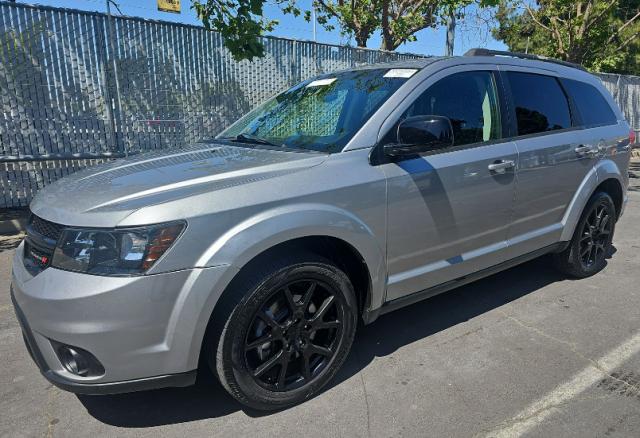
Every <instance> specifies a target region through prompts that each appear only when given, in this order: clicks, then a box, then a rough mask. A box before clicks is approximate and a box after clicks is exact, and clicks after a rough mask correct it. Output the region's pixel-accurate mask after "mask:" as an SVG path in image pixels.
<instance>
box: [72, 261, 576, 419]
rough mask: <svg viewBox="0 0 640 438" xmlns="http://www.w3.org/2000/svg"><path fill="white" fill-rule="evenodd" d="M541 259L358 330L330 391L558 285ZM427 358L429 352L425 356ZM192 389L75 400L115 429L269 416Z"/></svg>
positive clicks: (210, 383)
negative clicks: (406, 350)
mask: <svg viewBox="0 0 640 438" xmlns="http://www.w3.org/2000/svg"><path fill="white" fill-rule="evenodd" d="M562 279H564V277H562V276H561V275H560V274H558V273H557V272H556V271H555V270H554V269H553V268H552V267H551V266H550V264H549V263H548V260H546V258H544V257H543V258H540V259H537V260H533V261H531V262H528V263H526V264H523V265H520V266H517V267H515V268H511V269H509V270H507V271H504V272H502V273H499V274H495V275H493V276H491V277H488V278H485V279H482V280H479V281H477V282H475V283H471V284H468V285H466V286H463V287H461V288H458V289H455V290H452V291H450V292H447V293H444V294H441V295H438V296H436V297H433V298H430V299H428V300H426V301H422V302H420V303H416V304H414V305H412V306H409V307H406V308H403V309H400V310H397V311H395V312H392V313H389V314H387V315H383V316H381V317H380V318H379V319H378V320H377V321H376V322H374V323H373V324H371V325H368V326H365V327H360V330H359V331H358V334H357V336H356V340H355V342H354V347H353V350H352V352H351V354H350V355H349V358H348V359H347V362H346V363H345V364H344V366H343V367H342V369H341V370H340V372H339V373H338V375H337V376H336V378H335V379H334V381H333V382H332V383H331V384H330V385H331V386H330V387H333V386H335V385H339V384H341V383H342V382H343V381H345V380H347V379H349V378H350V377H352V376H354V375H355V374H357V373H358V372H360V371H361V370H362V369H364V368H366V367H367V366H368V365H369V364H370V363H371V362H372V361H373V359H374V358H376V357H382V356H387V355H389V354H392V353H394V352H395V351H396V350H398V349H399V348H401V347H403V346H405V345H408V344H410V343H412V342H414V341H416V340H419V339H422V338H425V337H428V336H431V335H433V334H435V333H438V332H441V331H443V330H446V329H448V328H450V327H453V326H455V325H457V324H460V323H462V322H465V321H467V320H469V319H471V318H474V317H476V316H478V315H481V314H483V313H485V312H488V311H490V310H493V309H496V308H498V307H500V306H502V305H504V304H506V303H509V302H511V301H513V300H516V299H518V298H520V297H523V296H525V295H527V294H529V293H531V292H535V291H536V290H538V289H540V288H542V287H544V286H546V285H548V284H551V283H554V282H556V281H559V280H562ZM426 354H428V352H426ZM200 375H201V377H199V379H198V382H197V383H196V385H194V386H191V387H188V388H168V389H160V390H154V391H146V392H139V393H132V394H121V395H110V396H82V395H79V396H78V398H79V400H80V402H81V403H82V404H83V405H84V407H85V408H86V409H87V411H88V412H89V414H90V415H92V416H93V417H94V418H96V419H97V420H99V421H102V422H103V423H106V424H110V425H113V426H119V427H133V428H140V427H151V426H160V425H166V424H175V423H183V422H189V421H195V420H202V419H207V418H216V417H222V416H225V415H228V414H231V413H233V412H236V411H238V410H243V411H244V412H245V413H246V414H247V415H249V416H251V417H258V416H264V415H269V414H270V413H265V412H259V411H253V410H250V409H247V408H245V407H243V406H241V405H240V404H239V403H237V402H236V401H235V400H234V399H233V398H232V397H231V396H229V395H228V394H227V393H226V391H225V390H224V389H223V388H222V386H221V385H220V384H219V383H218V382H217V380H216V379H215V378H213V377H212V376H211V375H210V374H209V373H204V372H203V373H200Z"/></svg>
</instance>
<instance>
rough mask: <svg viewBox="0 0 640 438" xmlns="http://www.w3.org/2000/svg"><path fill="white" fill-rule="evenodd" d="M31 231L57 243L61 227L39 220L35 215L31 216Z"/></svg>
mask: <svg viewBox="0 0 640 438" xmlns="http://www.w3.org/2000/svg"><path fill="white" fill-rule="evenodd" d="M29 225H30V226H31V228H32V229H33V231H35V232H36V233H39V234H41V235H42V236H44V237H47V238H49V239H52V240H55V241H57V240H58V238H59V237H60V234H61V233H62V225H59V224H54V223H53V222H49V221H46V220H44V219H42V218H39V217H38V216H36V215H35V214H32V215H31V221H30V224H29Z"/></svg>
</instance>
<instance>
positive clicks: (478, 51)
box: [464, 48, 587, 71]
mask: <svg viewBox="0 0 640 438" xmlns="http://www.w3.org/2000/svg"><path fill="white" fill-rule="evenodd" d="M464 56H511V57H513V58H521V59H533V60H536V61H545V62H552V63H554V64H559V65H564V66H565V67H571V68H577V69H580V70H584V71H587V69H585V68H584V67H583V66H581V65H580V64H575V63H573V62H568V61H562V60H560V59H554V58H547V57H546V56H542V55H532V54H529V53H520V52H507V51H503V50H490V49H482V48H476V49H469V50H468V51H467V53H465V54H464Z"/></svg>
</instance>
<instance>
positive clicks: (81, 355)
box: [51, 340, 104, 377]
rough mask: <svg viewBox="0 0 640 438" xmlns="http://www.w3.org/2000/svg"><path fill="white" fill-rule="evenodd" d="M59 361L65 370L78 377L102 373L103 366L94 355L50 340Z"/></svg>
mask: <svg viewBox="0 0 640 438" xmlns="http://www.w3.org/2000/svg"><path fill="white" fill-rule="evenodd" d="M51 344H52V345H53V347H54V349H55V351H56V354H57V355H58V359H60V363H61V364H62V366H63V367H64V369H65V370H67V371H69V372H70V373H71V374H75V375H76V376H80V377H94V376H100V375H102V374H104V367H103V366H102V364H101V363H100V362H99V361H98V359H96V358H95V356H94V355H93V354H91V353H89V352H88V351H86V350H83V349H82V348H79V347H74V346H71V345H65V344H61V343H59V342H56V341H53V340H52V341H51Z"/></svg>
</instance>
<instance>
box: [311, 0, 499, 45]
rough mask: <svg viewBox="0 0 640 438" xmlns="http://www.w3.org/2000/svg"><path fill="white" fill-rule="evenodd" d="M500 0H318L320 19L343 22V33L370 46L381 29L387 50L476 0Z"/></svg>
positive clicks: (481, 0)
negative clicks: (371, 39)
mask: <svg viewBox="0 0 640 438" xmlns="http://www.w3.org/2000/svg"><path fill="white" fill-rule="evenodd" d="M498 1H499V0H413V1H407V0H405V1H397V0H396V1H394V0H364V1H351V2H345V1H343V0H337V1H325V0H314V2H313V6H314V7H315V8H316V10H317V11H318V22H319V23H320V24H323V25H324V26H325V28H326V29H327V30H332V26H331V25H330V24H329V23H330V20H331V19H335V20H337V21H338V23H340V29H341V32H342V34H343V35H348V36H352V37H354V38H355V40H356V44H357V45H358V46H359V47H366V43H367V40H368V39H369V38H370V37H371V35H372V34H373V33H374V32H376V31H380V33H381V34H382V46H381V49H383V50H395V49H396V48H397V47H398V46H399V45H401V44H403V43H405V42H408V41H415V40H416V35H415V34H416V33H417V32H419V31H421V30H422V29H426V28H433V27H436V26H438V25H441V24H444V23H445V22H446V20H447V19H448V17H449V16H450V15H452V14H454V15H456V16H457V17H458V18H460V17H462V15H463V13H464V8H465V7H466V6H469V5H470V4H472V3H476V4H478V6H479V7H487V6H495V5H497V4H498Z"/></svg>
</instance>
